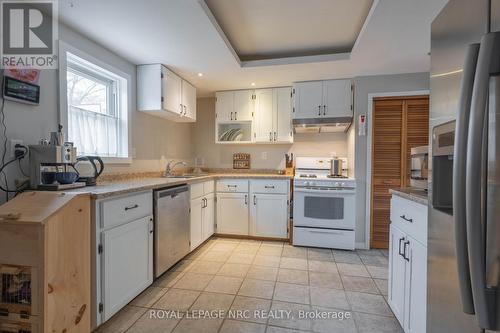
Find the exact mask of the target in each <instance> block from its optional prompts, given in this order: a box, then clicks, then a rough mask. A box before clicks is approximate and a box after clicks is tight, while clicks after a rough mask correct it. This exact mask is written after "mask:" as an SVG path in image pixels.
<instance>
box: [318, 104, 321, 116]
mask: <svg viewBox="0 0 500 333" xmlns="http://www.w3.org/2000/svg"><path fill="white" fill-rule="evenodd" d="M318 116H321V105H318Z"/></svg>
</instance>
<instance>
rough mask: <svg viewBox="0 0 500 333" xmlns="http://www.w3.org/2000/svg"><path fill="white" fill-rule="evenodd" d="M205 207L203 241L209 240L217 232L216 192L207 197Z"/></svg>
mask: <svg viewBox="0 0 500 333" xmlns="http://www.w3.org/2000/svg"><path fill="white" fill-rule="evenodd" d="M205 199H206V200H205V208H203V228H202V230H203V241H205V240H207V239H208V238H209V237H210V236H212V235H213V234H214V232H215V194H213V193H212V194H209V195H207V196H206V197H205Z"/></svg>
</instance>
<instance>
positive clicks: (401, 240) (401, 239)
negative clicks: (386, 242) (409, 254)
mask: <svg viewBox="0 0 500 333" xmlns="http://www.w3.org/2000/svg"><path fill="white" fill-rule="evenodd" d="M404 239H405V238H404V237H401V238H400V239H399V246H398V252H399V255H400V256H401V257H403V258H404V255H403V253H402V252H401V243H402V242H403V241H404Z"/></svg>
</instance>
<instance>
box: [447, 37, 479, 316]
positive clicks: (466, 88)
mask: <svg viewBox="0 0 500 333" xmlns="http://www.w3.org/2000/svg"><path fill="white" fill-rule="evenodd" d="M478 53H479V44H471V45H469V47H468V49H467V54H466V56H465V64H464V72H463V77H462V83H461V87H460V90H461V91H460V100H459V106H458V114H457V120H456V125H455V146H454V152H453V155H454V158H453V216H454V217H455V250H456V253H457V256H456V257H457V270H458V281H459V286H460V295H461V299H462V309H463V311H464V312H465V313H468V314H474V302H473V300H472V289H471V281H470V268H469V253H468V248H467V246H468V245H467V220H466V210H465V205H466V204H465V202H466V201H465V193H466V191H465V174H466V156H467V136H468V131H469V114H470V103H471V99H472V88H473V85H474V76H475V74H476V64H477V57H478Z"/></svg>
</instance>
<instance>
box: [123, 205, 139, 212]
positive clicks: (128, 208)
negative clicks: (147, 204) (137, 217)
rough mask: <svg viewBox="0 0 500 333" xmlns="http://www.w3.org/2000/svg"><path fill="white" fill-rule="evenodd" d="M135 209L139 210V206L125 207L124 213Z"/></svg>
mask: <svg viewBox="0 0 500 333" xmlns="http://www.w3.org/2000/svg"><path fill="white" fill-rule="evenodd" d="M136 208H139V205H138V204H135V205H132V206H127V207H125V211H127V210H132V209H136Z"/></svg>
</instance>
